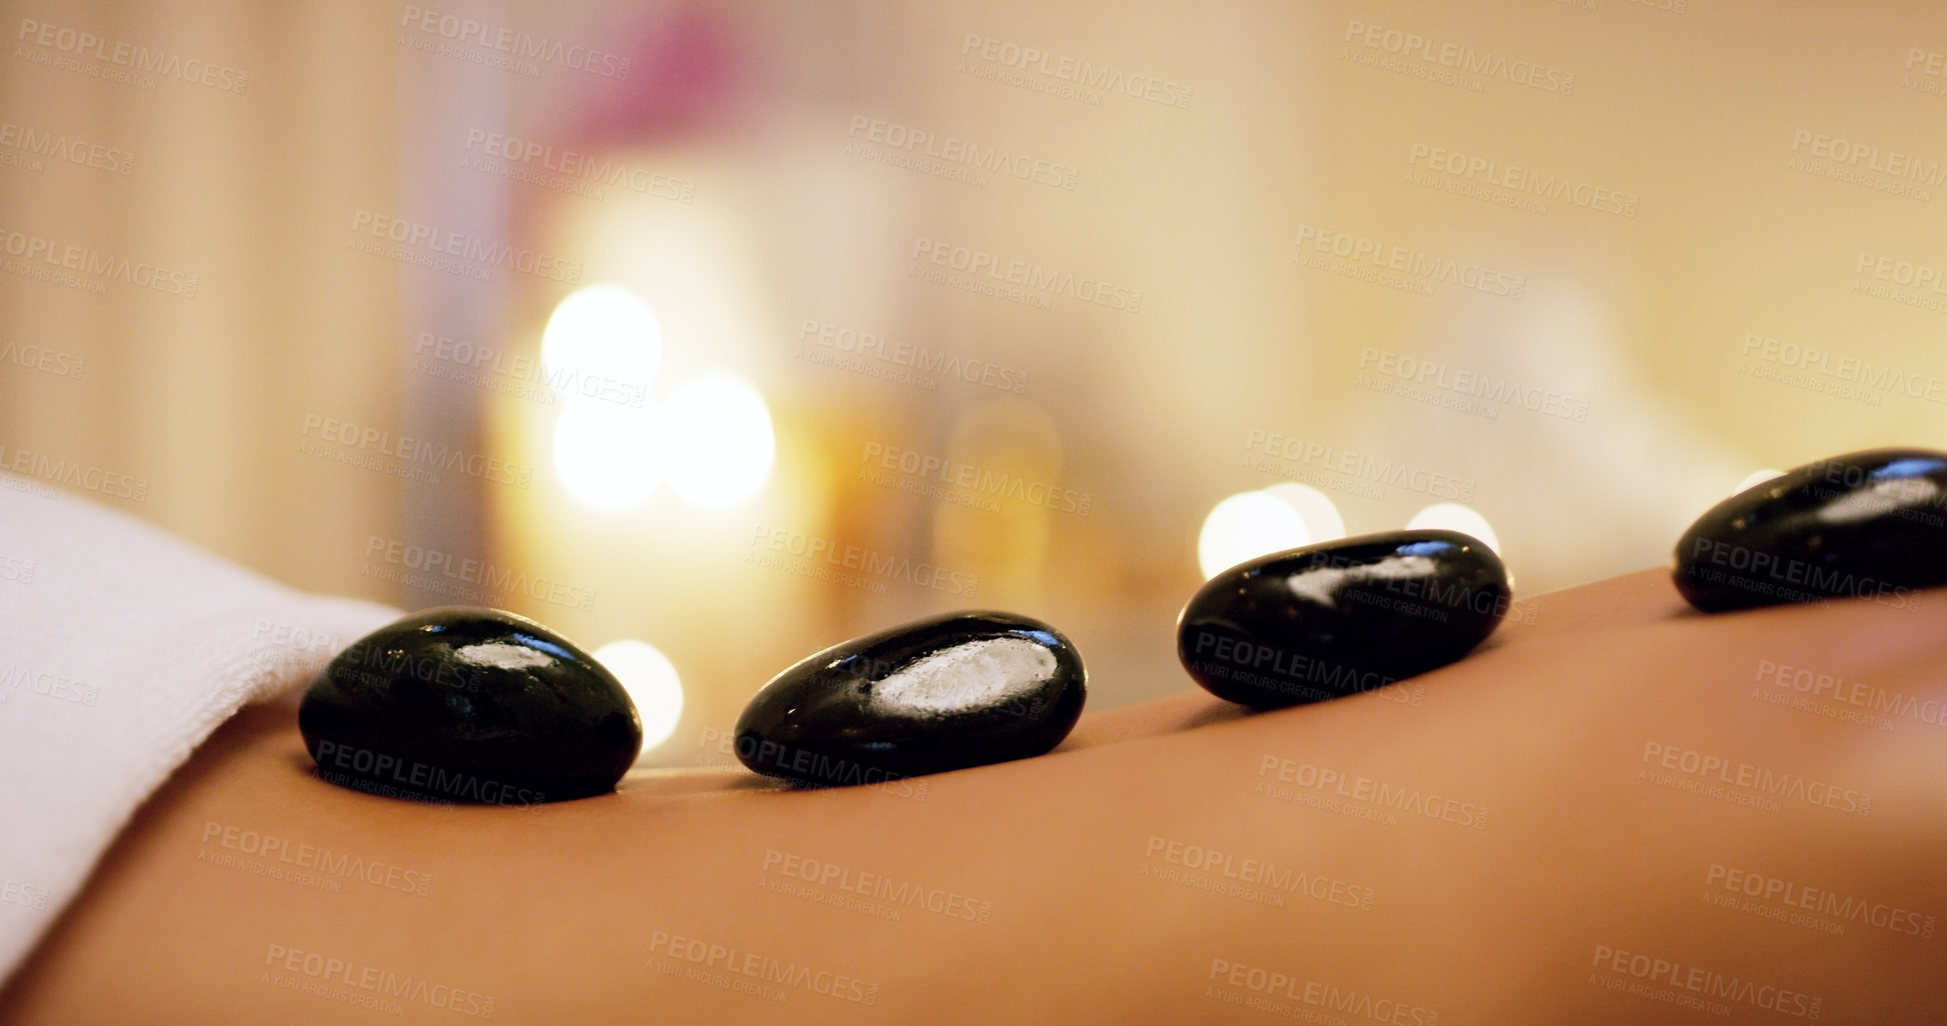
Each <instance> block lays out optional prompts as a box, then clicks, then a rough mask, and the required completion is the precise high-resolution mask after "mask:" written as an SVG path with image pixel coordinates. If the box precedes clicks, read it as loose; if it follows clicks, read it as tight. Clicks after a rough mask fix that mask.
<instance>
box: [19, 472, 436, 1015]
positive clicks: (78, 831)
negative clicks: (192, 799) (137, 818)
mask: <svg viewBox="0 0 1947 1026" xmlns="http://www.w3.org/2000/svg"><path fill="white" fill-rule="evenodd" d="M398 615H399V614H398V612H397V611H396V610H392V609H388V608H386V607H384V606H380V605H376V604H373V603H370V602H361V601H354V600H350V599H332V598H318V597H314V596H310V595H305V594H301V593H299V592H295V591H292V590H290V589H289V588H286V587H284V586H282V585H279V584H277V583H275V582H273V581H270V580H268V579H266V578H264V577H260V576H258V575H257V574H254V573H251V572H250V571H247V570H244V569H242V568H241V567H238V566H235V565H233V564H231V563H228V562H225V561H224V560H221V559H218V558H217V557H215V556H212V555H210V554H209V553H207V552H203V551H201V550H200V549H197V548H195V547H194V546H192V545H189V544H188V543H186V542H183V541H181V540H180V539H177V538H175V537H173V536H171V535H169V534H168V533H167V532H164V531H162V530H160V529H158V528H155V527H152V526H150V525H149V524H146V523H143V522H142V521H140V520H138V519H136V518H134V517H131V516H128V515H127V514H124V513H119V512H117V511H115V510H111V509H108V508H105V507H103V506H99V505H96V504H94V503H90V502H86V501H83V500H81V499H77V498H73V497H70V496H67V495H64V494H62V493H59V492H57V491H55V490H54V489H52V488H50V487H49V486H47V485H46V484H44V483H43V482H40V481H37V480H34V479H32V478H23V477H17V476H12V475H7V474H0V983H4V982H5V981H6V979H7V978H8V977H9V976H11V975H12V973H13V971H14V969H15V968H16V967H17V966H18V965H19V964H20V962H21V960H22V959H23V958H24V957H25V956H26V955H27V953H28V952H29V951H31V950H32V949H33V946H34V944H35V943H36V942H37V941H38V940H39V938H40V936H41V934H42V933H43V932H45V931H46V929H47V927H48V924H50V923H51V922H53V921H54V917H55V916H56V915H58V914H59V913H60V911H61V909H62V908H63V907H64V906H66V905H67V903H68V902H69V901H71V900H73V899H74V896H75V895H76V894H77V893H79V892H80V890H81V886H82V884H83V883H85V882H86V881H87V879H88V875H89V873H91V872H92V871H93V870H94V867H95V863H96V862H97V861H98V860H99V859H100V858H101V856H102V853H103V852H105V851H106V850H107V849H108V846H109V845H110V844H111V843H113V842H114V840H115V835H116V834H117V833H119V832H120V831H121V829H122V827H123V826H124V825H125V824H126V823H127V822H128V820H129V817H130V816H131V815H132V814H133V813H134V812H135V810H136V808H137V807H138V806H140V805H141V804H142V802H143V801H144V800H146V799H147V798H148V797H149V795H150V794H152V793H154V791H155V790H156V788H157V787H159V786H161V784H162V782H163V781H164V780H165V779H167V778H168V776H169V774H170V773H172V772H174V770H175V769H176V767H178V766H180V765H182V764H183V762H184V761H186V760H187V759H188V758H189V755H190V752H192V751H193V750H194V749H195V748H196V746H197V745H199V744H201V743H202V742H203V740H204V739H205V738H207V737H209V736H210V733H211V731H213V730H215V729H216V727H217V725H218V724H221V723H222V722H223V721H224V720H226V719H229V718H230V716H232V715H233V714H235V713H236V711H237V710H238V709H239V708H241V707H242V706H244V705H245V704H247V703H252V702H261V701H264V700H266V699H269V698H272V697H275V696H276V695H278V694H280V693H282V692H285V691H287V690H289V689H291V688H294V687H297V686H299V685H301V684H303V683H306V682H308V681H309V680H310V678H311V677H312V676H313V675H314V674H316V673H317V671H318V669H319V668H320V667H321V666H322V665H323V664H324V663H325V662H326V661H327V660H329V659H330V658H331V657H332V656H333V655H334V654H336V653H337V651H338V650H339V649H340V648H343V647H344V646H345V645H348V644H350V643H351V642H352V641H355V640H357V639H358V638H359V637H360V636H361V635H363V634H365V633H366V632H368V631H370V630H372V629H373V628H375V627H378V626H380V625H382V624H384V623H386V622H387V621H389V620H392V619H394V618H396V617H397V616H398Z"/></svg>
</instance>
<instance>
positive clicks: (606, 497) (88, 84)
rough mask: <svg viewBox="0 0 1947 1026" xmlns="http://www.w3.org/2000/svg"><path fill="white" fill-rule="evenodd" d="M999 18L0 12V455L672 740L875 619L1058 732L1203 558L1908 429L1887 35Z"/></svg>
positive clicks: (1546, 539) (1173, 609)
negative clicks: (609, 696) (488, 614)
mask: <svg viewBox="0 0 1947 1026" xmlns="http://www.w3.org/2000/svg"><path fill="white" fill-rule="evenodd" d="M1049 8H1050V5H1045V4H1029V3H1004V2H1003V3H980V4H927V5H908V4H898V3H890V2H830V0H820V2H817V3H810V2H805V3H785V2H762V3H668V4H659V3H631V4H623V3H591V4H583V5H566V4H540V3H532V4H520V3H484V2H465V0H430V2H429V3H427V4H398V3H391V2H377V3H357V2H339V3H331V4H322V3H317V4H304V3H295V2H273V3H263V2H256V0H252V2H244V0H229V2H221V0H218V2H206V3H196V4H187V3H184V4H145V5H124V4H117V3H108V2H103V0H70V2H63V3H51V2H24V3H5V4H0V9H3V10H4V18H0V27H3V28H4V30H5V32H6V36H7V43H6V46H7V51H6V55H5V57H4V60H0V272H4V273H0V304H4V310H5V318H4V320H3V321H0V469H5V470H7V471H11V472H12V473H13V474H15V475H16V479H15V480H14V481H12V482H10V483H9V485H8V486H9V487H16V488H21V489H45V490H47V491H49V492H71V493H75V494H80V495H83V496H86V497H90V498H93V499H96V500H98V501H101V502H104V503H107V504H109V505H111V506H115V507H117V508H120V509H123V510H125V511H127V512H129V513H132V514H134V515H135V516H138V517H141V518H143V519H145V520H148V521H150V522H152V523H155V524H157V525H160V526H161V527H163V528H166V529H168V530H170V531H173V532H176V533H178V534H181V535H183V536H185V537H187V538H190V539H192V540H194V541H195V542H197V543H199V544H201V545H203V546H206V547H208V548H210V549H212V550H214V551H216V552H218V553H221V554H222V555H224V556H226V557H229V558H231V559H233V560H236V561H239V562H241V563H243V564H246V565H248V566H251V567H253V568H255V569H257V570H259V571H261V572H263V573H265V574H267V575H270V576H272V577H275V578H278V579H280V580H283V581H285V582H288V583H290V584H292V585H294V586H297V587H300V588H305V589H310V590H315V591H320V592H330V593H341V594H350V595H358V596H363V597H367V598H373V599H378V600H382V601H386V602H390V603H394V604H397V605H400V606H404V607H420V606H427V605H437V604H451V603H465V604H488V605H497V606H502V607H505V608H509V609H513V610H516V611H518V612H521V613H524V614H527V615H529V616H533V617H535V618H537V619H539V620H541V621H542V622H544V623H547V624H549V625H551V626H553V627H555V628H556V629H558V630H560V631H562V632H563V633H565V634H566V635H567V636H569V637H570V638H572V639H575V640H576V641H578V642H579V643H581V644H582V645H584V646H585V647H588V648H591V649H592V648H596V647H598V646H601V647H602V652H603V658H604V659H605V660H608V661H610V662H611V664H612V665H614V666H616V667H617V668H618V670H619V671H620V672H622V673H623V676H624V677H625V679H628V680H629V681H630V682H631V687H632V690H635V691H636V693H637V695H638V700H639V702H640V703H641V704H642V705H643V707H644V714H645V720H646V721H648V724H649V734H650V738H651V740H652V741H654V740H655V739H656V737H657V736H658V735H662V736H663V738H664V739H663V740H662V741H661V743H660V744H658V745H656V746H654V747H653V748H651V749H650V750H649V751H648V752H647V753H646V754H645V761H647V762H650V763H659V764H668V765H685V764H701V763H720V762H724V761H727V760H728V758H729V747H728V745H727V743H724V741H723V739H722V738H723V733H724V732H726V731H727V730H728V728H729V726H730V724H731V723H732V722H733V721H734V719H735V717H736V715H737V712H738V711H739V710H740V709H741V707H742V705H743V703H744V702H745V701H746V700H747V699H748V698H749V696H750V695H751V694H752V693H753V692H754V691H755V690H756V689H757V688H758V687H759V686H761V685H762V684H763V682H764V681H765V680H766V679H768V678H769V677H770V676H771V675H772V674H774V673H776V672H777V671H778V670H780V669H782V668H783V667H785V666H787V665H789V664H790V663H792V662H794V661H796V660H797V659H799V658H801V657H803V656H805V655H806V654H808V653H810V652H812V651H814V650H816V649H818V648H821V647H824V646H826V645H829V644H833V643H836V642H838V641H841V640H844V639H845V638H847V637H850V636H852V635H855V634H859V633H863V632H866V631H869V630H876V629H880V628H883V627H886V626H890V625H892V624H896V623H898V622H901V621H904V620H908V619H913V618H916V617H919V616H923V615H928V614H931V613H935V612H941V611H945V610H949V609H956V608H967V607H998V608H1005V609H1009V610H1013V611H1017V612H1021V613H1025V614H1028V615H1032V616H1036V617H1040V618H1043V619H1045V620H1048V621H1051V622H1052V623H1054V624H1056V625H1057V626H1059V627H1060V628H1062V629H1063V630H1064V631H1065V632H1067V633H1068V634H1069V635H1070V637H1071V638H1073V639H1074V640H1075V642H1076V643H1077V644H1078V645H1079V647H1080V648H1081V650H1082V651H1083V653H1084V655H1085V656H1086V658H1087V660H1088V662H1089V666H1090V668H1091V671H1092V673H1091V686H1092V691H1093V695H1092V697H1091V702H1092V705H1093V707H1095V708H1106V707H1111V706H1114V705H1120V704H1123V703H1127V702H1131V701H1136V700H1139V699H1142V698H1147V697H1152V696H1155V695H1159V694H1163V693H1166V692H1170V691H1175V690H1178V689H1181V688H1184V687H1187V686H1189V682H1188V679H1187V678H1186V677H1185V676H1183V674H1182V673H1181V671H1180V670H1179V669H1178V667H1177V665H1176V661H1175V658H1174V654H1173V635H1172V629H1173V625H1174V620H1175V616H1176V613H1177V611H1178V609H1179V608H1180V606H1181V604H1182V602H1183V601H1184V599H1185V598H1187V596H1188V595H1189V594H1190V592H1191V591H1192V590H1194V589H1195V587H1196V586H1197V585H1198V584H1199V583H1200V582H1201V581H1202V580H1203V579H1204V575H1205V574H1206V573H1207V572H1209V571H1212V570H1214V569H1216V568H1218V567H1221V566H1222V565H1226V564H1228V563H1230V562H1235V561H1237V560H1240V559H1243V558H1246V557H1248V556H1250V555H1253V554H1255V553H1257V552H1259V551H1268V550H1270V549H1275V548H1280V547H1285V546H1288V545H1294V544H1301V543H1304V542H1305V541H1308V540H1323V539H1326V538H1330V537H1333V536H1335V535H1337V534H1343V533H1349V534H1361V533H1367V532H1372V531H1381V530H1391V529H1397V528H1400V527H1403V526H1405V525H1407V524H1408V523H1409V522H1411V523H1416V524H1419V523H1435V524H1449V525H1461V526H1463V528H1464V529H1468V530H1473V531H1477V532H1480V533H1483V534H1491V535H1493V538H1492V539H1491V541H1492V544H1495V545H1497V546H1498V547H1499V549H1500V551H1501V553H1502V555H1503V556H1504V558H1506V560H1507V561H1508V563H1509V565H1510V567H1511V569H1512V570H1513V571H1514V573H1515V575H1516V578H1517V585H1518V591H1519V593H1520V594H1521V595H1525V596H1532V595H1535V594H1539V593H1541V592H1545V591H1549V590H1554V589H1557V588H1562V587H1567V586H1570V585H1574V584H1577V583H1581V582H1585V581H1590V580H1594V579H1598V578H1602V577H1606V576H1610V575H1614V574H1618V573H1624V572H1628V571H1633V570H1638V569H1643V568H1645V567H1651V566H1656V565H1660V564H1662V563H1664V562H1665V561H1666V560H1667V558H1668V554H1669V550H1670V546H1671V544H1672V543H1673V540H1674V539H1675V538H1676V536H1677V535H1678V534H1679V533H1680V532H1681V530H1682V529H1683V527H1684V526H1685V525H1686V524H1687V523H1688V522H1689V521H1690V520H1691V519H1692V518H1694V517H1695V516H1696V515H1697V514H1698V513H1699V512H1701V511H1702V510H1703V509H1705V508H1707V507H1708V506H1709V505H1711V504H1712V503H1714V502H1715V501H1717V500H1718V499H1720V498H1722V497H1724V496H1725V495H1728V494H1730V493H1731V492H1733V491H1734V490H1736V489H1737V488H1738V486H1739V483H1740V482H1741V481H1743V480H1744V479H1745V478H1746V477H1747V476H1748V475H1750V474H1752V473H1753V472H1755V471H1758V470H1761V469H1763V468H1766V467H1773V468H1783V467H1789V466H1793V465H1796V464H1800V463H1804V462H1807V461H1809V460H1811V459H1814V458H1817V457H1820V456H1824V455H1830V454H1835V453H1840V452H1845V451H1849V450H1853V449H1859V448H1865V447H1868V446H1874V445H1880V444H1893V443H1905V444H1920V445H1935V446H1938V445H1941V444H1942V442H1943V441H1947V406H1943V404H1947V380H1944V379H1947V355H1944V354H1947V348H1944V347H1943V329H1947V233H1943V231H1942V229H1943V227H1947V222H1943V219H1942V215H1941V211H1942V208H1943V204H1947V163H1943V162H1947V127H1944V126H1947V121H1943V115H1947V55H1944V54H1947V25H1944V24H1943V23H1942V22H1941V21H1940V18H1939V9H1938V7H1937V6H1936V5H1932V4H1926V3H1919V2H1914V3H1908V4H1896V3H1887V4H1875V5H1871V6H1870V9H1868V8H1867V7H1866V6H1864V5H1844V4H1838V3H1824V4H1813V3H1791V4H1783V5H1780V4H1755V3H1724V2H1717V0H1517V2H1494V3H1489V2H1485V0H1480V2H1469V3H1445V4H1425V3H1415V2H1410V0H1400V2H1382V0H1353V2H1318V3H1302V4H1295V3H1288V2H1270V0H1266V2H1261V3H1206V4H1188V3H1179V4H1144V5H1129V4H1120V3H1096V2H1091V3H1078V4H1067V5H1060V6H1059V9H1052V10H1051V9H1049ZM1428 507H1434V508H1433V509H1431V510H1429V509H1428ZM0 530H4V525H0ZM342 640H345V641H349V640H350V639H342Z"/></svg>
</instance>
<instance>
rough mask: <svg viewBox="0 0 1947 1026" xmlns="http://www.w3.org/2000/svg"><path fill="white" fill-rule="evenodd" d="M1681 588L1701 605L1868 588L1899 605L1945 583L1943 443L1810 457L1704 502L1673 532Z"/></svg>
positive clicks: (1712, 607) (1721, 606)
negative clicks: (1938, 447) (1684, 527)
mask: <svg viewBox="0 0 1947 1026" xmlns="http://www.w3.org/2000/svg"><path fill="white" fill-rule="evenodd" d="M1674 576H1675V579H1676V585H1677V590H1678V591H1680V592H1682V593H1683V597H1684V598H1685V599H1687V600H1689V602H1690V604H1691V605H1693V606H1696V607H1697V608H1698V609H1701V610H1703V611H1705V612H1707V613H1715V612H1722V611H1724V610H1730V609H1747V608H1750V607H1752V606H1769V605H1776V604H1778V603H1782V602H1809V601H1812V600H1815V599H1825V598H1865V599H1872V600H1874V601H1876V602H1881V603H1885V604H1887V605H1894V606H1899V607H1902V608H1906V607H1908V606H1910V604H1911V603H1912V602H1913V601H1915V600H1916V599H1915V596H1914V595H1913V594H1912V592H1913V590H1914V589H1916V588H1930V587H1933V586H1935V585H1939V584H1947V453H1942V452H1937V451H1935V450H1932V449H1871V450H1867V451H1865V452H1855V453H1849V454H1847V455H1844V456H1837V457H1834V458H1832V459H1829V460H1820V461H1818V462H1816V463H1808V464H1806V465H1805V466H1802V467H1799V468H1797V469H1796V470H1793V471H1791V472H1790V473H1788V474H1786V475H1785V476H1783V477H1776V478H1772V479H1771V480H1769V481H1766V482H1764V483H1763V484H1759V485H1754V486H1752V487H1750V488H1747V489H1745V490H1744V491H1741V492H1739V493H1737V494H1736V495H1733V496H1731V497H1730V498H1728V499H1725V500H1724V501H1723V502H1720V503H1718V504H1717V505H1715V506H1713V507H1711V509H1710V511H1709V512H1708V513H1705V514H1704V515H1703V516H1701V517H1698V518H1697V522H1696V523H1694V524H1691V525H1690V530H1688V531H1685V532H1684V533H1683V537H1682V538H1681V539H1679V540H1678V541H1677V551H1676V570H1675V573H1674Z"/></svg>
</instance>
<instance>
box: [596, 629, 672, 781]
mask: <svg viewBox="0 0 1947 1026" xmlns="http://www.w3.org/2000/svg"><path fill="white" fill-rule="evenodd" d="M594 656H595V660H596V661H597V662H599V663H601V664H602V665H603V666H605V667H607V668H608V672H610V673H613V674H615V679H616V680H619V681H621V682H622V689H623V690H624V691H627V692H628V693H629V699H630V700H631V701H633V702H634V703H635V711H636V715H638V716H640V717H641V718H642V753H641V754H642V755H648V754H649V752H650V751H651V750H652V749H654V748H655V747H656V746H657V745H660V744H662V743H663V742H664V741H667V740H669V735H671V734H673V733H675V732H676V722H677V721H678V720H680V719H682V718H683V681H682V678H680V677H678V676H677V674H676V667H675V665H674V664H672V663H671V662H670V661H669V657H667V656H665V655H663V654H662V652H660V651H658V650H657V648H656V646H654V645H651V644H649V643H648V642H646V641H637V640H636V639H634V638H624V639H622V640H621V641H611V642H609V643H608V644H606V645H603V646H602V647H601V648H598V649H596V650H595V652H594ZM638 758H640V756H638Z"/></svg>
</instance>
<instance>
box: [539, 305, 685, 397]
mask: <svg viewBox="0 0 1947 1026" xmlns="http://www.w3.org/2000/svg"><path fill="white" fill-rule="evenodd" d="M662 345H663V343H662V327H661V325H660V324H658V323H657V321H656V314H655V312H654V311H652V310H650V309H649V304H648V303H647V302H645V301H644V300H643V299H642V297H641V296H638V295H636V294H635V293H634V292H631V291H630V290H628V289H627V288H624V287H623V286H620V285H614V284H607V283H604V284H599V285H589V286H587V287H585V288H581V289H577V290H575V291H574V292H571V293H569V294H568V296H567V298H565V299H563V300H562V301H561V302H560V303H559V304H558V305H557V306H555V308H554V313H553V314H552V315H550V316H549V317H548V326H547V328H546V329H544V330H543V331H542V333H541V366H542V368H543V369H544V370H546V371H547V374H548V381H549V382H550V383H551V384H552V385H554V387H555V390H556V391H557V392H560V393H561V394H562V395H565V396H569V397H571V398H593V399H603V400H605V401H618V400H619V401H623V402H628V401H629V400H630V398H631V397H633V396H638V395H641V394H642V393H643V392H644V390H646V389H647V388H648V387H649V379H650V378H652V377H654V376H655V373H656V365H657V364H658V363H659V362H660V361H661V359H662Z"/></svg>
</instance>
